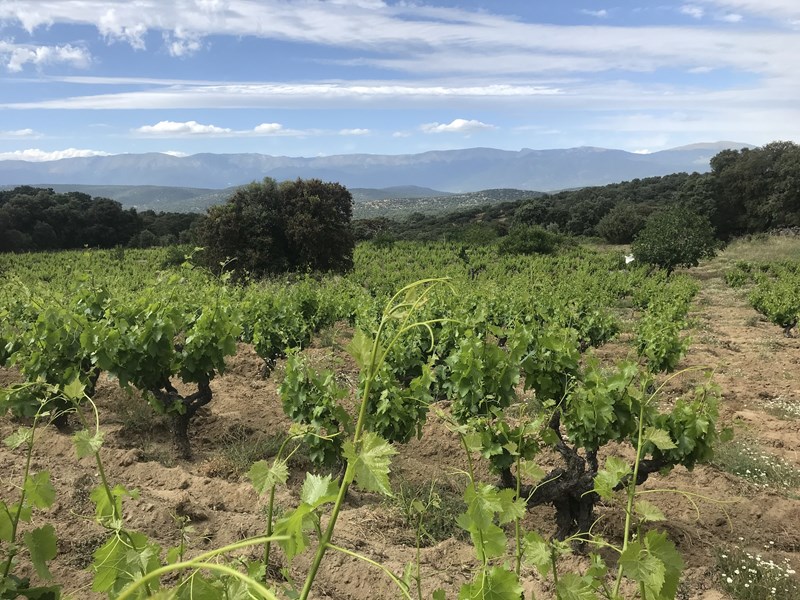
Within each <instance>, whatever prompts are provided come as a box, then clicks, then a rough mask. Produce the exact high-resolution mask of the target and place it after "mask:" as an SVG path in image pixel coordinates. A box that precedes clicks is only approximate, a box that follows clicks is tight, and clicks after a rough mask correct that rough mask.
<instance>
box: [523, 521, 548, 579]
mask: <svg viewBox="0 0 800 600" xmlns="http://www.w3.org/2000/svg"><path fill="white" fill-rule="evenodd" d="M550 553H551V550H550V544H548V543H547V542H546V541H545V539H544V538H543V537H542V536H541V535H539V534H538V533H536V532H535V531H530V532H528V533H527V534H526V535H525V554H524V559H525V564H528V565H533V566H534V567H536V568H537V569H538V571H539V573H540V574H541V575H542V577H547V574H548V573H549V572H550V567H551V566H552V559H551V554H550Z"/></svg>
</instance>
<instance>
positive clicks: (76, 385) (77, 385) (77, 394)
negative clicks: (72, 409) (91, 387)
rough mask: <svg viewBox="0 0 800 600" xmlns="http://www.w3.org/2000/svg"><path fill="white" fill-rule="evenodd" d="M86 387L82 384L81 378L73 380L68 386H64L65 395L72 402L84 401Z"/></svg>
mask: <svg viewBox="0 0 800 600" xmlns="http://www.w3.org/2000/svg"><path fill="white" fill-rule="evenodd" d="M85 389H86V386H84V385H83V383H81V380H80V378H79V377H76V378H75V379H73V380H72V381H71V382H70V383H69V384H68V385H66V386H64V390H63V391H64V395H65V396H66V397H67V398H70V399H71V400H82V399H83V392H84V390H85Z"/></svg>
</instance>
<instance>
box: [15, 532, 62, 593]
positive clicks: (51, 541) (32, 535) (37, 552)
mask: <svg viewBox="0 0 800 600" xmlns="http://www.w3.org/2000/svg"><path fill="white" fill-rule="evenodd" d="M23 539H24V540H25V545H26V546H27V547H28V552H30V554H31V562H32V563H33V568H34V569H36V574H37V575H38V576H39V577H41V578H42V579H45V580H47V581H49V580H51V579H52V578H53V576H52V574H51V573H50V569H48V568H47V561H48V560H53V559H54V558H55V557H56V554H58V544H57V540H56V530H55V529H54V528H53V526H52V525H44V526H42V527H37V528H36V529H34V530H33V531H29V532H28V533H26V534H25V536H24V538H23Z"/></svg>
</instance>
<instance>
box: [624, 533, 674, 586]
mask: <svg viewBox="0 0 800 600" xmlns="http://www.w3.org/2000/svg"><path fill="white" fill-rule="evenodd" d="M619 565H620V567H621V568H622V570H623V572H624V573H625V576H626V577H628V578H629V579H633V580H635V581H638V582H640V583H643V584H644V586H645V587H646V588H647V589H648V590H649V591H650V592H651V593H653V594H654V595H655V596H656V597H657V598H660V592H661V588H663V587H664V582H665V577H666V572H667V569H666V566H665V565H664V562H663V561H662V560H661V559H659V558H657V557H655V556H653V555H652V554H650V552H649V551H648V550H647V549H646V548H644V547H643V546H642V545H641V544H640V543H639V542H631V543H630V544H628V547H627V548H626V549H625V551H624V552H623V553H622V554H620V557H619Z"/></svg>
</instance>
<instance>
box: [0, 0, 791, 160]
mask: <svg viewBox="0 0 800 600" xmlns="http://www.w3.org/2000/svg"><path fill="white" fill-rule="evenodd" d="M798 57H800V0H694V1H693V2H690V3H685V2H667V1H664V0H661V1H659V0H638V1H629V0H616V1H615V0H609V2H592V1H589V0H587V1H573V0H560V1H554V0H495V1H489V0H461V1H455V0H418V1H412V0H0V160H8V159H23V160H54V159H59V158H67V157H73V156H91V155H102V154H119V153H128V152H130V153H141V152H164V153H172V154H175V155H187V154H195V153H200V152H213V153H239V152H258V153H263V154H272V155H282V156H321V155H335V154H352V153H369V154H411V153H417V152H425V151H429V150H445V149H455V148H471V147H493V148H502V149H507V150H519V149H522V148H535V149H547V148H571V147H578V146H600V147H606V148H619V149H623V150H628V151H631V152H654V151H658V150H663V149H666V148H671V147H676V146H681V145H686V144H692V143H698V142H712V141H718V140H730V141H735V142H746V143H751V144H756V145H762V144H765V143H768V142H770V141H774V140H792V141H800V61H798Z"/></svg>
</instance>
